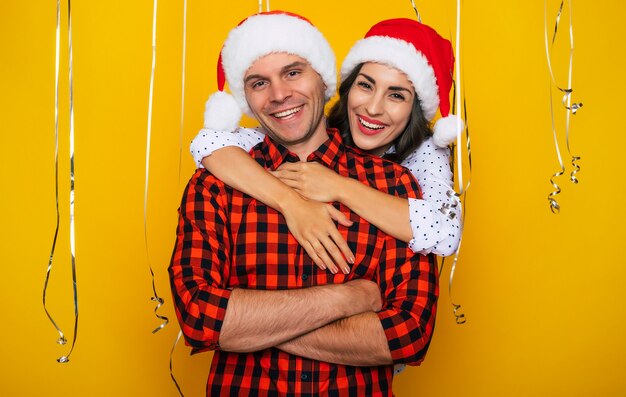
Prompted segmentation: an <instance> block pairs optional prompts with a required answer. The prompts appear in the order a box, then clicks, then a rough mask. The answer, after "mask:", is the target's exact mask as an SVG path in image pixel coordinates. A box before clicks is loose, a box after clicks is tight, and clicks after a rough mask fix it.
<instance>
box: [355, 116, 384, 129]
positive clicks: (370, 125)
mask: <svg viewBox="0 0 626 397" xmlns="http://www.w3.org/2000/svg"><path fill="white" fill-rule="evenodd" d="M359 121H360V122H361V124H363V125H364V126H366V127H367V128H369V129H372V130H382V129H383V128H385V126H384V125H381V124H372V123H369V122H367V121H365V120H363V119H362V118H360V117H359Z"/></svg>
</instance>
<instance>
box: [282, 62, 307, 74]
mask: <svg viewBox="0 0 626 397" xmlns="http://www.w3.org/2000/svg"><path fill="white" fill-rule="evenodd" d="M306 66H308V63H307V62H302V61H295V62H292V63H290V64H289V65H285V66H283V68H282V69H281V72H283V73H284V72H286V71H288V70H289V69H293V68H304V67H306Z"/></svg>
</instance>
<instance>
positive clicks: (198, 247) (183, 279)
mask: <svg viewBox="0 0 626 397" xmlns="http://www.w3.org/2000/svg"><path fill="white" fill-rule="evenodd" d="M225 197H226V195H225V193H224V185H223V183H222V182H221V181H219V180H218V179H216V178H214V177H213V176H211V175H210V174H209V173H208V172H207V171H206V170H198V171H196V173H195V174H194V176H193V177H192V179H191V180H190V182H189V184H188V185H187V187H186V189H185V192H184V195H183V199H182V202H181V205H180V208H179V210H178V212H179V219H178V227H177V230H176V244H175V246H174V252H173V254H172V259H171V262H170V266H169V269H168V270H169V276H170V286H171V289H172V294H173V296H174V304H175V309H176V316H177V318H178V321H179V323H180V326H181V329H182V331H183V334H184V336H185V341H186V343H187V344H188V345H189V346H191V347H193V348H194V350H195V351H201V350H214V349H217V348H219V344H218V341H219V335H220V330H221V327H222V322H223V320H224V316H225V314H226V307H227V305H228V299H229V298H230V294H231V291H230V290H229V289H227V288H226V285H227V280H228V269H229V268H230V267H229V260H230V253H229V247H230V244H229V234H228V232H227V227H226V221H227V219H226V215H227V214H226V212H225V210H224V209H225V208H227V206H226V205H225V204H226V203H225V201H226V200H225Z"/></svg>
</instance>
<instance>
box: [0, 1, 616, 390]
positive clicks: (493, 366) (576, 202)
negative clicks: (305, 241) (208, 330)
mask: <svg viewBox="0 0 626 397" xmlns="http://www.w3.org/2000/svg"><path fill="white" fill-rule="evenodd" d="M417 3H418V6H419V7H420V11H421V13H422V17H423V21H424V22H425V23H428V24H430V25H432V26H434V27H435V28H437V29H438V30H439V31H440V32H442V33H443V35H444V36H450V34H453V33H454V26H455V25H454V20H455V11H454V6H455V2H453V1H450V0H446V1H438V2H433V1H417ZM558 3H559V2H558V1H555V0H550V1H549V6H550V9H551V13H552V14H554V12H555V10H556V9H557V7H558ZM152 5H153V2H152V1H151V0H141V1H121V0H117V1H113V0H110V1H74V2H72V16H73V21H72V22H73V45H74V48H73V55H74V110H75V125H76V252H77V275H78V287H79V305H80V308H79V310H80V324H79V330H78V344H77V346H76V349H75V351H74V353H73V354H72V356H71V362H70V363H68V364H64V365H61V364H58V363H57V362H56V361H55V359H56V358H57V357H58V356H60V355H62V354H65V353H67V346H66V347H59V346H58V345H56V344H55V339H56V333H55V331H54V328H53V327H52V325H51V324H50V323H49V321H48V320H47V318H46V316H45V314H44V311H43V306H42V288H43V282H44V276H45V270H46V266H47V261H48V256H49V253H50V246H51V243H52V237H53V233H54V227H55V207H54V205H55V204H54V50H55V47H54V32H55V23H56V22H55V18H56V2H55V1H50V0H49V1H42V0H32V1H18V0H2V1H1V2H0V32H1V34H0V57H1V62H0V87H1V88H0V90H1V95H0V116H1V117H0V128H1V133H0V137H1V141H0V142H1V143H0V165H1V167H0V178H1V179H0V188H1V189H2V190H1V196H0V200H1V201H0V206H1V207H0V219H1V222H2V223H1V229H0V230H1V232H0V233H1V234H0V266H1V273H0V305H1V307H2V308H1V309H0V313H1V317H0V318H1V323H0V324H1V325H0V359H1V364H0V378H1V379H2V380H1V381H0V395H3V396H35V395H46V396H83V395H90V396H143V395H146V396H176V395H177V392H176V390H175V388H174V386H173V384H172V382H171V380H170V378H169V368H168V357H169V352H170V349H171V346H172V343H173V341H174V338H175V336H176V333H177V331H178V329H177V324H176V323H175V322H173V323H171V324H170V325H168V326H167V327H166V328H165V329H164V330H162V331H161V332H158V333H157V334H155V335H153V334H151V330H152V329H153V328H155V327H156V326H157V325H158V324H159V322H158V321H157V320H156V318H155V317H154V315H153V313H152V311H153V308H154V304H153V303H152V302H150V300H149V298H150V296H151V294H152V291H151V285H150V282H151V279H150V272H149V267H148V255H147V253H146V248H145V244H144V224H143V208H144V204H143V194H144V182H145V148H146V128H147V109H148V90H149V77H150V61H151V29H152ZM182 5H183V2H182V1H166V0H161V1H159V5H158V32H157V61H156V62H157V66H156V76H155V77H156V79H155V92H154V117H153V131H152V134H153V135H152V148H151V165H150V184H149V186H150V190H149V200H148V222H147V236H148V252H149V261H150V264H151V265H152V268H153V269H154V271H155V273H156V283H157V290H158V292H159V294H160V295H161V296H163V297H164V298H165V300H166V304H165V306H164V311H163V313H164V314H166V315H167V316H169V317H170V319H172V320H173V319H174V313H173V309H172V300H171V295H170V292H169V285H168V281H167V271H166V267H167V265H168V262H169V257H170V254H171V250H172V247H173V243H174V229H175V223H176V208H177V206H178V203H179V199H180V194H181V191H182V188H183V186H184V183H185V182H186V180H187V178H188V177H189V175H190V174H191V172H192V169H193V164H192V161H191V159H190V157H189V155H188V154H187V144H188V142H189V141H190V140H191V138H192V137H193V136H194V135H195V133H196V132H197V130H198V129H199V128H200V126H201V123H202V114H203V107H204V101H205V99H206V98H207V96H208V94H209V93H210V92H212V91H214V90H215V63H216V58H217V55H218V50H219V48H220V46H221V43H222V41H223V39H224V37H225V35H226V32H227V30H228V29H229V28H231V27H233V26H234V25H235V24H236V23H237V22H239V21H240V20H241V19H242V18H243V17H245V16H247V15H249V14H251V13H254V12H256V10H257V2H256V1H254V0H246V1H244V0H231V1H223V2H218V1H198V0H190V1H189V5H188V15H189V19H188V36H187V38H188V41H187V68H186V90H185V118H184V120H185V124H184V132H183V139H182V140H183V143H184V144H183V148H182V170H181V172H180V174H179V159H180V144H179V135H180V108H181V61H182V54H181V53H182V15H183V8H182ZM271 5H272V8H273V9H288V10H290V11H294V12H297V13H301V14H303V15H306V16H307V17H309V19H311V20H312V21H313V23H314V24H316V26H317V27H318V28H319V29H320V30H321V31H322V32H324V33H325V35H326V36H327V37H328V39H329V41H330V42H331V44H332V45H333V47H334V48H335V50H336V52H337V57H338V59H340V60H341V59H342V58H343V56H345V54H346V52H347V51H348V48H349V47H350V45H351V44H352V43H353V42H354V41H355V40H357V39H358V38H360V37H362V35H363V34H364V33H365V31H366V30H367V29H368V28H369V26H371V25H372V24H373V23H374V22H376V21H378V20H380V19H383V18H389V17H398V16H404V17H409V18H411V17H414V13H413V9H412V8H411V7H410V2H409V0H406V1H399V0H398V1H377V2H373V1H371V2H368V1H342V2H339V1H325V0H320V1H277V0H274V1H272V2H271ZM625 10H626V6H625V5H624V3H623V2H622V1H617V0H598V1H587V2H585V1H577V2H575V4H574V33H575V40H576V41H575V45H576V53H575V58H574V89H575V92H574V99H575V100H579V101H582V102H583V103H584V108H583V109H582V110H581V111H580V112H579V114H577V115H576V116H575V117H574V119H573V120H572V129H571V138H572V139H571V144H572V149H573V151H574V152H575V153H576V154H580V155H581V156H582V160H581V161H580V164H581V166H582V171H581V172H580V173H579V179H580V183H579V184H578V185H577V186H574V185H572V184H570V183H569V182H567V177H566V176H564V177H562V178H561V179H560V180H559V181H560V184H561V185H562V187H563V193H562V194H561V195H560V196H559V201H560V204H561V207H562V211H561V213H560V214H559V215H553V214H552V213H551V212H550V210H549V209H548V204H547V199H546V197H547V195H548V193H549V192H550V191H551V186H550V185H549V183H548V180H549V176H550V175H551V174H552V173H553V172H555V171H556V170H557V169H558V162H557V159H556V154H555V150H554V144H553V138H552V133H551V129H550V113H549V99H548V82H549V80H548V75H547V66H546V57H545V50H544V43H543V32H544V30H543V1H532V2H530V1H521V0H517V1H493V0H484V1H465V2H464V4H463V31H462V40H463V58H462V61H463V69H464V83H465V87H466V89H467V99H468V102H467V105H468V113H469V121H470V123H471V133H472V160H473V170H472V171H473V172H472V185H471V188H470V190H469V192H468V196H467V224H466V229H465V237H464V240H463V247H462V253H461V257H460V262H459V266H458V270H457V274H456V278H455V282H454V289H453V294H454V300H455V301H458V302H460V303H461V304H462V305H463V311H464V312H465V314H466V315H467V320H468V321H467V323H466V324H464V325H460V326H459V325H456V324H454V318H453V316H452V313H451V306H450V298H449V296H448V294H447V287H448V280H447V269H446V272H445V274H444V276H442V279H441V299H440V308H439V316H438V319H437V321H438V324H437V327H436V332H435V335H434V338H433V341H432V345H431V348H430V351H429V353H428V356H427V359H426V361H425V362H424V364H423V365H422V366H421V367H418V368H410V369H408V370H407V371H406V372H405V373H403V374H402V375H401V376H399V377H398V378H397V379H396V382H395V388H394V390H395V394H396V396H453V395H459V396H589V395H598V396H619V395H624V393H626V392H625V391H624V390H626V381H625V380H624V379H625V378H624V371H625V369H626V341H625V340H626V338H624V333H625V331H626V314H625V313H626V304H625V302H626V299H625V298H626V292H625V291H626V288H624V280H625V279H626V270H624V268H625V266H624V264H625V260H624V252H623V248H624V241H625V239H624V231H623V230H624V227H623V223H624V221H625V220H626V217H625V216H624V204H623V197H624V194H625V193H626V190H625V188H624V182H623V178H624V175H625V167H624V161H626V160H625V159H624V155H623V150H624V147H625V143H626V142H625V137H624V135H625V134H624V133H625V132H626V131H625V128H624V121H623V119H622V118H621V116H622V115H623V114H624V95H623V93H624V92H625V89H626V86H625V81H624V69H625V67H626V66H625V63H626V62H625V61H626V59H625V55H624V54H625V53H626V51H625V49H626V48H625V45H624V43H623V39H624V37H626V25H625V24H624V21H623V19H624V14H625V13H624V11H625ZM550 20H551V22H550V24H552V23H553V22H552V21H553V18H552V17H551V19H550ZM566 22H567V18H566V17H564V18H563V20H562V24H561V28H560V36H559V39H557V40H558V41H557V45H556V46H555V68H556V69H555V71H556V77H557V79H558V80H559V81H560V82H561V83H562V84H565V83H564V81H565V79H566V58H567V57H566V55H567V45H566V44H567V43H566V37H567V36H566V33H567V25H566ZM61 43H62V48H63V51H62V54H61V59H62V62H61V82H60V83H61V96H60V98H61V104H60V110H61V113H60V130H59V131H60V139H59V140H60V149H59V156H60V169H59V170H60V173H59V177H60V181H61V184H60V203H61V229H60V237H59V241H58V244H57V251H56V256H55V262H54V265H53V274H52V277H51V281H50V287H49V289H48V305H49V308H50V309H51V311H52V314H53V315H54V317H55V319H56V320H57V322H58V323H59V325H60V326H61V328H62V329H63V330H64V331H65V333H66V334H68V336H69V337H70V339H71V336H72V326H73V323H72V321H73V307H72V293H71V291H72V289H71V274H70V270H69V269H70V259H69V237H68V236H69V231H68V230H69V229H68V207H69V205H68V196H69V194H68V191H69V187H68V179H69V165H68V164H69V160H68V156H69V155H68V152H69V150H68V147H69V144H68V126H69V117H68V90H67V86H68V77H67V75H68V73H67V66H68V63H67V55H68V52H67V19H66V10H65V9H64V11H63V21H62V41H61ZM555 103H556V104H557V105H558V99H555ZM556 114H557V125H558V127H559V129H560V134H561V136H562V135H563V125H564V119H563V115H564V111H563V109H562V107H557V111H556ZM564 143H565V142H564V139H562V138H561V140H560V144H561V145H562V146H561V147H562V148H564V147H563V145H564ZM564 156H565V159H564V161H567V156H566V153H565V152H564ZM569 169H570V168H569V167H568V170H569ZM209 361H210V354H201V355H197V356H194V357H190V356H189V355H188V349H187V348H186V347H184V346H182V345H179V346H178V348H177V349H176V352H175V355H174V370H175V373H176V375H177V377H178V379H179V381H180V383H181V385H182V387H183V390H184V391H185V394H186V395H187V396H199V395H202V394H203V392H204V384H205V381H206V372H207V370H208V365H209Z"/></svg>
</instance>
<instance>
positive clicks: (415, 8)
mask: <svg viewBox="0 0 626 397" xmlns="http://www.w3.org/2000/svg"><path fill="white" fill-rule="evenodd" d="M411 6H412V7H413V9H414V10H415V16H416V17H417V22H419V23H422V16H421V15H420V12H419V11H418V10H417V7H416V6H415V1H414V0H411Z"/></svg>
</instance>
